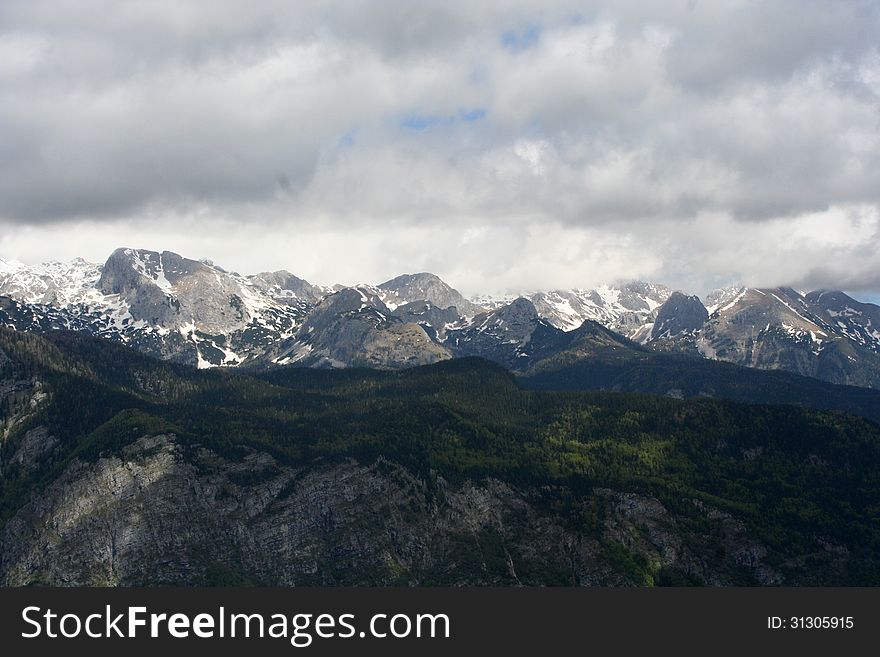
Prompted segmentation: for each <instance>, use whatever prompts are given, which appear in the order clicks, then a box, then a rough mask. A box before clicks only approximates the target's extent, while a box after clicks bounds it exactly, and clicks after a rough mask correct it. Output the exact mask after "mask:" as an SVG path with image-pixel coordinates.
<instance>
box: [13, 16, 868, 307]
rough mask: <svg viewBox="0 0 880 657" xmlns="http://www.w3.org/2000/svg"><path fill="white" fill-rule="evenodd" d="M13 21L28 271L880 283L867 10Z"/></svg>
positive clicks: (493, 282) (696, 283)
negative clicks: (170, 261) (150, 264)
mask: <svg viewBox="0 0 880 657" xmlns="http://www.w3.org/2000/svg"><path fill="white" fill-rule="evenodd" d="M85 12H87V13H88V16H89V20H87V21H85V20H84V19H83V16H84V15H85ZM795 18H796V19H797V20H795ZM0 25H3V26H4V27H3V31H2V32H0V222H2V223H3V224H5V226H6V230H5V233H4V236H3V238H0V249H3V250H2V255H4V256H7V257H19V258H22V259H40V258H42V257H57V256H61V255H65V254H67V255H73V254H74V253H73V252H74V251H75V250H76V249H79V250H80V252H82V253H84V254H86V255H89V256H90V257H92V258H97V259H100V258H102V257H104V256H105V255H106V253H108V252H109V250H110V249H112V248H113V247H114V246H117V245H119V244H129V245H137V246H152V247H156V248H171V249H176V250H180V251H182V252H184V253H186V254H189V255H195V256H200V255H207V256H210V257H212V258H214V259H216V260H217V261H218V262H221V263H223V262H226V263H228V264H229V265H230V266H232V267H237V268H240V269H243V270H247V271H254V270H257V269H266V268H268V267H269V266H271V267H286V268H288V269H291V270H293V271H295V272H296V273H298V274H300V275H304V276H306V277H312V278H315V279H316V280H318V281H319V282H331V281H335V280H349V281H353V280H358V279H369V280H379V279H381V278H382V277H384V276H390V275H392V274H395V273H398V272H399V271H405V270H406V271H412V270H415V269H434V270H437V272H438V273H446V274H447V275H449V276H454V277H456V279H457V280H454V281H453V282H455V283H456V284H458V285H459V286H460V287H462V288H463V289H466V290H470V291H474V292H476V291H480V290H484V289H493V290H500V289H508V288H510V289H516V288H519V287H537V286H541V287H552V286H575V285H577V286H584V285H589V284H592V283H596V282H599V281H600V280H603V279H604V280H611V279H615V278H632V277H653V278H658V279H661V280H667V281H670V282H673V283H674V284H676V285H680V286H682V287H686V288H688V289H693V290H702V289H704V288H706V287H707V286H710V285H712V284H714V283H716V282H727V279H732V278H734V277H738V278H741V279H742V280H743V281H745V282H754V283H762V284H763V283H768V284H769V283H771V282H773V283H786V282H788V283H792V284H795V283H799V282H800V283H803V284H810V285H816V286H844V285H848V286H850V287H853V288H857V289H870V288H871V287H872V286H876V287H880V285H878V282H877V278H878V275H877V274H876V272H875V270H876V266H875V262H874V260H873V256H872V253H875V252H876V247H877V246H878V232H877V221H876V214H877V208H878V205H880V184H878V183H880V129H878V128H880V114H878V107H880V102H878V101H880V85H878V80H880V54H878V48H877V45H876V38H875V37H876V34H877V32H878V29H880V8H878V7H877V5H876V3H871V2H847V3H840V2H832V1H830V0H829V1H828V2H821V1H819V0H804V1H802V2H793V1H792V2H789V1H787V0H785V1H780V2H777V3H763V2H747V1H746V0H732V1H730V2H723V1H718V2H712V3H707V2H691V3H688V2H682V3H680V6H679V5H674V6H673V4H671V3H668V2H644V1H642V2H636V1H635V0H632V1H629V0H625V1H622V2H613V3H611V2H609V3H593V4H591V5H590V6H589V7H588V8H585V7H584V5H583V3H580V2H568V1H565V0H560V1H559V2H552V3H541V4H540V5H536V4H535V3H532V2H525V1H522V2H486V3H465V2H448V1H447V2H421V3H417V4H416V3H412V2H409V1H404V0H387V1H384V2H368V3H367V2H364V3H350V2H344V3H335V2H326V1H325V2H297V3H287V2H265V3H259V4H258V5H256V6H254V7H246V6H244V5H242V4H241V3H237V2H217V3H212V5H211V11H207V10H206V9H205V5H204V4H202V3H195V2H180V3H173V4H168V3H124V4H120V3H115V2H107V3H103V4H102V3H89V4H88V9H86V5H84V4H81V3H76V2H72V3H65V4H63V5H59V4H58V3H43V2H36V1H29V2H5V3H3V4H2V6H0ZM505 35H508V36H507V37H505ZM854 217H861V219H858V220H857V219H855V218H854ZM872 217H873V218H872ZM85 226H88V227H89V231H90V235H89V237H88V238H84V237H82V231H83V230H85V228H84V227H85ZM193 231H194V232H193ZM94 235H97V237H95V236H94ZM840 235H845V236H846V237H845V238H841V237H839V236H840ZM856 236H857V237H856ZM841 240H842V241H841ZM242 245H246V248H245V247H243V246H242ZM208 247H210V248H208ZM99 249H100V250H101V251H100V252H99ZM252 250H253V252H252ZM68 252H70V253H68ZM352 254H356V255H355V256H353V255H352ZM262 263H266V266H263V264H262ZM269 263H271V265H270V264H269Z"/></svg>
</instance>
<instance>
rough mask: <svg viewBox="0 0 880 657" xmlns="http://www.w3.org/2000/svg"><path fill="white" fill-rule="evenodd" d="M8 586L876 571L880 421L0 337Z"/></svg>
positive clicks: (503, 376) (501, 381) (802, 580)
mask: <svg viewBox="0 0 880 657" xmlns="http://www.w3.org/2000/svg"><path fill="white" fill-rule="evenodd" d="M0 396H2V407H0V408H2V411H0V414H2V415H0V417H2V422H3V424H2V436H3V444H2V447H0V466H2V476H0V514H2V515H0V518H2V520H0V522H2V524H3V529H2V558H0V579H2V581H3V582H5V583H6V584H27V583H52V584H71V583H101V584H156V583H178V584H181V583H182V584H197V583H230V582H239V583H247V582H253V583H277V584H304V583H319V584H450V583H451V584H505V585H507V584H509V585H514V584H532V585H538V584H566V585H567V584H600V585H623V584H683V583H688V584H722V585H723V584H782V583H786V584H880V557H878V554H880V526H878V520H877V519H878V517H880V426H878V425H877V424H875V423H873V422H871V421H868V420H866V419H862V418H858V417H855V416H852V415H847V414H843V413H839V412H826V411H815V410H807V409H803V408H798V407H794V406H784V405H779V406H764V405H743V404H738V403H734V402H729V401H720V400H716V399H695V400H678V399H673V398H669V397H664V396H655V395H646V394H627V393H615V392H547V391H530V390H524V389H522V388H521V387H520V386H519V385H518V382H517V380H516V379H515V378H514V376H513V375H511V374H509V373H508V372H507V371H505V370H504V369H502V368H501V367H499V366H496V365H493V364H490V363H488V362H486V361H483V360H481V359H458V360H452V361H447V362H442V363H438V364H435V365H430V366H424V367H418V368H413V369H409V370H402V371H385V372H378V371H371V370H356V369H352V370H343V371H321V370H307V369H292V368H279V369H276V370H274V371H271V372H269V373H266V374H264V375H263V376H262V377H261V378H256V377H251V376H244V375H242V374H235V373H232V372H229V371H216V370H211V371H197V370H195V369H190V368H188V367H184V366H180V365H172V364H169V363H165V362H161V361H157V360H153V359H151V358H148V357H146V356H143V355H141V354H139V353H137V352H135V351H133V350H130V349H127V348H125V347H123V346H120V345H116V344H112V343H109V342H105V341H101V340H97V339H93V338H88V337H85V336H82V335H78V334H73V333H50V334H47V335H46V336H45V337H43V336H37V335H33V334H24V333H16V332H13V331H7V330H2V331H0Z"/></svg>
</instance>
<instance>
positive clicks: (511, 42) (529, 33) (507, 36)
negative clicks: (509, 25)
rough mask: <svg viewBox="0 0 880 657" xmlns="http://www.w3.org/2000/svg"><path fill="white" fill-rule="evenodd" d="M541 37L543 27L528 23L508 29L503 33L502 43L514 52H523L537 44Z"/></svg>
mask: <svg viewBox="0 0 880 657" xmlns="http://www.w3.org/2000/svg"><path fill="white" fill-rule="evenodd" d="M540 38H541V29H540V28H539V27H538V26H537V25H526V26H525V27H521V28H519V29H516V30H508V31H506V32H502V34H501V45H502V46H504V47H505V48H507V50H511V51H513V52H522V51H523V50H528V49H529V48H531V47H533V46H535V45H536V44H537V43H538V39H540Z"/></svg>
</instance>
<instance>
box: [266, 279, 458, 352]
mask: <svg viewBox="0 0 880 657" xmlns="http://www.w3.org/2000/svg"><path fill="white" fill-rule="evenodd" d="M447 358H451V354H450V353H449V351H448V350H447V349H446V348H445V347H443V346H442V345H440V344H438V343H437V342H435V341H434V340H432V339H431V337H429V336H428V334H427V333H426V332H425V329H424V328H423V327H421V326H419V325H418V324H416V323H409V322H406V321H403V320H401V319H400V318H398V317H395V316H394V315H392V313H391V311H390V310H389V309H388V307H387V306H386V305H385V304H384V303H383V302H382V300H381V299H379V298H378V297H377V296H375V295H374V294H371V292H370V290H367V289H361V288H343V289H342V290H340V291H339V292H336V293H334V294H331V295H329V296H327V297H325V298H324V299H323V300H322V301H321V302H320V303H319V304H318V305H317V306H316V307H315V309H314V310H313V311H312V312H311V314H310V315H309V316H308V317H307V319H306V320H305V322H304V323H303V324H302V326H301V327H300V329H299V330H298V332H297V333H296V335H295V336H294V337H293V338H291V339H290V340H289V341H288V342H287V343H285V344H283V345H281V347H280V348H279V349H278V351H277V352H276V353H275V354H274V357H273V358H272V362H274V363H275V364H280V365H286V364H289V363H298V364H300V365H308V366H312V367H350V366H362V367H378V368H394V367H407V366H413V365H426V364H429V363H435V362H437V361H440V360H445V359H447Z"/></svg>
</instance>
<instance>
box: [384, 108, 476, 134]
mask: <svg viewBox="0 0 880 657" xmlns="http://www.w3.org/2000/svg"><path fill="white" fill-rule="evenodd" d="M486 114H487V110H486V108H484V107H473V108H470V109H461V110H459V111H458V113H457V114H451V115H440V114H407V115H406V116H405V117H403V119H401V121H400V127H402V128H405V129H407V130H413V131H415V132H424V131H425V130H428V129H429V128H436V127H441V126H451V125H453V124H455V123H457V122H458V121H464V122H466V123H474V122H476V121H480V120H482V119H484V118H486Z"/></svg>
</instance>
